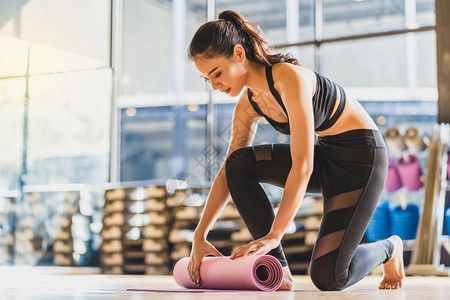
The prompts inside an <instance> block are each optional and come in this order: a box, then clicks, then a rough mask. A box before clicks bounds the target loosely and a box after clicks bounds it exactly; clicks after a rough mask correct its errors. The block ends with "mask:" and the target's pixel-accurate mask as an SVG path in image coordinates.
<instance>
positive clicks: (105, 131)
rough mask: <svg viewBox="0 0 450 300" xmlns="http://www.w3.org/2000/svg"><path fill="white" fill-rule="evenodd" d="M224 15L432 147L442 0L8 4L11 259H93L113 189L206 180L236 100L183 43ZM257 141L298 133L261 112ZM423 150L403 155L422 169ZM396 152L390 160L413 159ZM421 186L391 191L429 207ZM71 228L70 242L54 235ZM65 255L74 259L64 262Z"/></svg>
mask: <svg viewBox="0 0 450 300" xmlns="http://www.w3.org/2000/svg"><path fill="white" fill-rule="evenodd" d="M227 9H232V10H236V11H238V12H240V13H241V14H242V15H243V16H244V17H245V18H246V19H247V20H248V21H249V22H252V23H256V24H259V25H260V27H261V29H262V32H263V36H264V37H265V39H266V40H267V41H268V42H269V43H270V44H271V45H272V46H273V48H274V50H273V51H274V52H292V53H294V54H295V55H296V56H297V57H298V58H299V60H300V62H301V64H302V65H304V66H306V67H308V68H311V69H313V70H316V71H318V72H320V73H322V74H323V75H325V76H327V77H329V78H331V79H332V80H334V81H335V82H336V83H338V84H340V85H342V86H343V87H344V88H345V89H346V91H347V92H348V93H351V94H353V95H354V96H355V97H356V98H357V99H358V100H359V101H360V103H361V104H362V106H363V107H364V108H365V109H366V110H367V111H368V113H369V114H370V115H371V117H372V118H373V119H374V121H375V122H376V124H377V125H378V126H379V128H380V130H381V131H382V132H383V134H385V133H386V132H387V130H388V129H392V128H394V129H398V131H399V134H400V135H402V134H404V133H405V132H406V130H407V129H409V128H411V127H413V128H415V129H416V130H417V131H416V135H417V134H418V135H419V136H420V138H421V139H423V141H424V144H425V147H426V146H427V143H428V141H429V138H430V135H431V131H432V129H433V125H434V124H435V123H437V122H438V84H437V75H438V68H437V61H438V57H437V53H438V51H437V50H438V49H437V46H436V45H437V35H436V7H435V0H320V1H313V0H283V1H281V0H280V1H272V0H252V1H250V0H117V1H116V0H113V1H111V0H96V1H88V0H65V1H59V0H16V1H8V0H0V136H1V137H2V138H1V139H0V153H1V155H0V199H2V201H1V204H0V208H1V209H0V216H1V222H0V223H2V224H3V225H2V227H1V233H2V234H1V236H3V237H4V240H2V241H0V244H1V245H3V246H2V247H5V249H6V250H5V251H6V252H5V253H9V254H8V255H6V256H5V257H3V264H40V263H41V264H42V263H47V264H52V263H55V264H58V263H56V261H59V262H60V264H62V265H74V264H80V265H83V264H84V265H98V264H99V260H98V256H99V252H101V251H100V250H99V249H101V245H102V241H103V240H104V239H102V238H101V236H100V235H101V233H102V232H104V230H105V219H104V218H105V216H106V215H108V213H112V212H115V210H114V209H112V210H108V209H106V207H107V205H106V204H105V203H107V201H108V199H107V198H108V197H106V196H105V195H106V194H107V193H106V194H105V191H107V192H108V191H110V192H111V191H114V190H117V189H123V188H125V189H126V190H125V194H124V195H129V194H130V193H132V192H136V188H137V187H138V186H147V187H148V186H149V185H152V184H154V185H155V186H158V185H160V184H162V185H164V186H166V188H167V187H168V185H167V181H168V180H183V181H184V183H186V182H188V183H191V184H194V185H197V186H207V185H208V184H210V182H211V181H212V180H213V179H214V176H215V174H216V172H217V171H218V169H219V168H220V166H221V164H222V162H223V159H224V156H225V153H226V149H227V146H228V142H229V138H230V126H231V116H232V113H233V109H234V106H235V103H236V101H237V98H230V97H228V96H225V95H220V93H217V92H214V91H212V90H211V89H210V87H209V86H207V85H206V84H205V82H204V81H203V80H202V79H201V78H200V77H199V74H198V72H197V70H196V69H195V66H194V64H193V62H191V61H189V60H188V59H187V46H188V44H189V42H190V39H191V38H192V36H193V34H194V32H195V31H196V29H197V28H198V27H199V26H200V25H201V24H203V23H204V22H206V21H208V20H214V19H216V18H217V15H218V14H219V13H220V12H221V11H223V10H227ZM448 67H449V66H446V68H448ZM447 122H448V120H447ZM262 143H289V137H288V136H285V135H281V134H280V133H278V132H276V131H275V130H274V129H272V128H271V127H270V125H269V124H268V123H267V122H265V121H264V120H262V121H261V122H260V125H259V129H258V132H257V136H256V139H255V142H254V144H262ZM388 146H389V145H388ZM425 147H424V148H422V149H419V150H417V151H415V152H414V151H412V152H411V151H409V152H408V151H407V154H408V155H409V154H414V155H415V157H417V158H418V161H419V162H420V164H421V165H420V168H421V175H423V174H424V173H426V171H425V165H426V162H427V159H428V152H427V150H426V149H425ZM405 149H406V148H405ZM405 149H400V150H401V151H402V150H405ZM395 150H398V149H392V148H390V149H389V151H390V156H391V158H392V159H393V160H398V159H400V158H401V157H404V154H405V152H402V153H398V151H397V152H396V151H395ZM176 182H177V184H178V181H176ZM423 182H424V179H423V178H422V185H421V186H420V187H419V188H418V189H416V190H414V189H413V190H412V191H411V190H408V189H401V188H400V187H398V189H397V190H395V189H394V190H395V191H393V190H390V191H386V193H385V194H384V195H383V199H384V200H386V201H388V202H389V201H390V202H391V206H392V207H394V206H396V205H397V204H399V203H401V202H402V201H403V202H405V200H404V199H409V202H410V203H412V204H416V205H421V201H422V198H423ZM177 187H178V188H180V186H179V185H178V186H177ZM127 189H128V190H127ZM130 189H131V190H130ZM169 190H170V189H169ZM398 190H400V191H403V192H400V193H398V192H397V191H398ZM267 191H268V193H269V194H270V195H271V199H274V200H273V201H274V202H276V201H277V199H278V200H279V199H280V197H281V193H282V192H281V191H280V190H279V189H277V188H273V187H267ZM170 192H171V191H168V193H170ZM127 197H128V196H123V199H128V200H130V201H131V199H132V198H133V197H131V196H130V197H128V198H127ZM111 199H116V200H117V199H122V198H120V197H118V198H114V197H113V198H111ZM133 199H135V200H136V199H141V198H139V197H137V198H136V197H134V198H133ZM142 199H146V197H144V198H142ZM142 199H141V200H142ZM402 199H403V200H402ZM128 200H124V201H128ZM447 202H448V201H447ZM118 210H119V211H124V210H126V209H125V208H123V207H122V209H118ZM144 211H145V209H144ZM130 212H131V211H130ZM141 213H142V212H141ZM61 216H63V218H62V219H61V218H60V217H61ZM77 216H78V217H77ZM74 217H75V219H74ZM416 218H418V215H417V217H416ZM67 220H69V221H67ZM126 220H127V217H125V221H123V222H122V223H121V222H120V221H118V224H119V225H120V224H123V223H127V221H126ZM21 222H22V223H21ZM27 222H28V223H27ZM65 222H66V223H65ZM67 222H68V223H67ZM402 222H403V221H402ZM129 223H130V222H129ZM131 223H132V222H131ZM131 223H130V224H128V225H130V226H132V225H133V224H131ZM138 223H139V222H138ZM144 223H145V222H144ZM74 224H78V225H76V226H75V225H74ZM80 224H81V225H80ZM113 224H115V223H114V222H113ZM139 224H141V225H139ZM139 224H138V225H136V226H138V227H139V226H143V223H142V222H141V223H139ZM145 224H149V223H148V222H147V223H145ZM70 226H72V227H71V228H72V229H70V230H71V231H70V230H69V231H70V232H71V233H70V237H71V239H72V240H71V242H70V243H69V244H68V243H66V242H65V244H64V243H63V244H60V245H58V244H55V242H56V241H58V240H61V241H67V239H65V238H64V237H65V236H64V233H65V232H69V231H67V228H69V227H70ZM61 228H66V229H64V230H63V229H61ZM74 228H75V229H74ZM76 228H78V229H76ZM80 228H85V229H80ZM102 228H103V229H102ZM59 229H61V230H59ZM128 229H129V228H128ZM128 229H127V232H129V231H128ZM58 230H59V231H58ZM77 230H78V231H77ZM83 230H84V231H83ZM130 230H131V229H130ZM414 230H415V229H414ZM83 234H84V236H83ZM86 234H87V236H86ZM122 234H123V236H124V234H125V232H122ZM414 234H415V231H414ZM129 235H132V234H131V233H130V234H129ZM80 236H81V237H80ZM120 236H122V235H120ZM123 236H122V237H123ZM129 237H130V236H127V238H129ZM137 237H138V238H140V235H139V234H137ZM77 239H79V240H80V241H82V243H81V244H80V243H79V242H76V240H77ZM130 239H131V238H130ZM412 239H414V236H413V237H412ZM135 240H136V239H135ZM30 241H32V242H30ZM20 243H22V244H20ZM77 243H78V244H77ZM18 245H20V247H19V246H18ZM24 245H25V246H24ZM26 245H28V246H26ZM67 245H69V246H67ZM27 247H28V248H27ZM64 247H66V248H67V247H69V250H66V248H64ZM77 247H78V248H77ZM83 247H84V248H83ZM19 248H21V249H28V250H26V251H28V252H26V253H25V252H24V253H22V252H21V251H22V250H18V249H19ZM50 248H52V249H53V252H54V254H52V255H50V256H48V257H47V260H45V259H46V255H47V254H46V253H48V252H49V251H50V250H49V249H50ZM55 248H56V249H55ZM75 248H76V249H75ZM57 249H59V250H58V251H60V252H61V253H72V252H73V253H72V254H73V255H72V254H71V255H72V256H70V255H69V256H67V255H66V256H61V257H59V258H58V259H57V258H56V256H55V253H57V252H58V251H56V250H57ZM86 249H88V250H86ZM89 249H90V250H89ZM121 249H122V248H121ZM24 251H25V250H24ZM77 251H78V252H77ZM121 251H122V250H121ZM30 253H34V254H33V255H32V256H30V255H31V254H30ZM36 253H38V254H36ZM75 253H78V254H75ZM88 254H89V255H88ZM80 255H81V256H83V255H84V256H85V257H86V258H85V260H84V261H81V260H80V257H81V256H80ZM67 257H69V258H67ZM66 258H67V259H66ZM65 259H66V260H65ZM149 260H151V259H149ZM146 263H147V264H149V263H148V262H146Z"/></svg>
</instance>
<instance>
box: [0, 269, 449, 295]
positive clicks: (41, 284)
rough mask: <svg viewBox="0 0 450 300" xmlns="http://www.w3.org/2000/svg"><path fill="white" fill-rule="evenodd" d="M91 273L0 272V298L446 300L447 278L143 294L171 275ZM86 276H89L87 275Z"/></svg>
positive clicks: (299, 282)
mask: <svg viewBox="0 0 450 300" xmlns="http://www.w3.org/2000/svg"><path fill="white" fill-rule="evenodd" d="M96 272H97V270H96V269H80V268H58V267H0V279H1V280H0V299H180V300H181V299H183V300H189V299H196V300H198V299H211V298H212V297H214V299H230V298H231V297H238V298H239V300H241V299H302V300H305V299H314V298H320V299H362V298H363V299H364V300H371V299H374V300H384V299H386V300H387V299H389V300H391V299H414V300H416V299H442V300H444V299H448V297H449V294H450V278H448V277H407V278H406V280H405V282H404V288H403V290H400V291H382V290H378V289H377V286H378V283H379V282H380V280H381V277H380V276H375V275H373V276H369V277H367V278H365V279H363V280H362V281H361V282H359V283H357V284H356V285H354V286H353V287H350V288H348V289H347V290H345V291H341V292H320V291H318V290H317V289H316V288H315V287H314V286H313V284H312V282H311V281H310V279H309V277H308V276H294V291H292V292H286V291H284V292H273V293H264V292H251V293H248V292H247V293H238V292H231V293H214V294H211V293H148V292H127V291H126V289H127V288H150V287H154V288H178V286H177V285H176V283H175V281H174V280H173V278H172V277H171V276H144V275H121V276H118V275H103V274H94V273H96ZM89 273H91V274H89Z"/></svg>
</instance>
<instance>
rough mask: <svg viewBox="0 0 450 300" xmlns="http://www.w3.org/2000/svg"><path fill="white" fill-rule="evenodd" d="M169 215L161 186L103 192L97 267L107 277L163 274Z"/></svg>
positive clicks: (166, 268) (127, 186) (125, 186)
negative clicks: (109, 275)
mask: <svg viewBox="0 0 450 300" xmlns="http://www.w3.org/2000/svg"><path fill="white" fill-rule="evenodd" d="M170 224H171V214H170V212H169V210H168V209H167V192H166V188H165V185H164V184H145V185H132V184H130V183H128V184H121V185H119V186H112V185H110V186H109V187H106V188H105V204H104V217H103V228H102V230H101V233H100V235H101V237H102V239H103V241H102V245H101V247H100V265H101V268H102V270H103V272H104V273H108V274H167V273H169V264H168V259H167V253H168V242H167V232H168V229H169V226H170Z"/></svg>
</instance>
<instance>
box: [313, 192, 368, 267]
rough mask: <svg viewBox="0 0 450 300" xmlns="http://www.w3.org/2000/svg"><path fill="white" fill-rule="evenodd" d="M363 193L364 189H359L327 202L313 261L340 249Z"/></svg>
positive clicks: (334, 197)
mask: <svg viewBox="0 0 450 300" xmlns="http://www.w3.org/2000/svg"><path fill="white" fill-rule="evenodd" d="M362 192H363V189H358V190H354V191H350V192H346V193H342V194H339V195H336V196H333V197H331V198H330V199H328V200H326V201H325V203H324V215H323V217H322V223H321V225H320V230H319V238H318V239H317V241H316V245H315V246H314V252H313V257H312V260H313V261H314V260H316V259H317V258H319V257H321V256H323V255H325V254H328V253H330V252H332V251H334V250H336V249H338V248H339V247H340V245H341V242H342V239H343V237H344V235H345V231H346V228H347V226H348V224H349V222H350V220H351V217H352V215H353V213H354V208H355V206H356V204H357V203H358V201H359V198H360V197H361V194H362Z"/></svg>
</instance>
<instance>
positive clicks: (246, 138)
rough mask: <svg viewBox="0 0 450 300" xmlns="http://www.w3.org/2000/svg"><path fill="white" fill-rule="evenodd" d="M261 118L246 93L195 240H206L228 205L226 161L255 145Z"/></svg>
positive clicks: (233, 120)
mask: <svg viewBox="0 0 450 300" xmlns="http://www.w3.org/2000/svg"><path fill="white" fill-rule="evenodd" d="M259 118H260V116H259V115H258V114H257V113H256V112H255V111H254V110H253V108H252V107H251V105H250V103H249V100H248V98H247V93H245V92H244V93H243V94H242V96H241V98H240V99H239V101H238V103H237V104H236V107H235V109H234V113H233V119H232V132H231V140H230V144H229V146H228V150H227V153H226V155H225V160H224V162H223V163H222V166H221V168H220V170H219V172H218V173H217V175H216V177H215V179H214V182H213V184H212V186H211V190H210V192H209V195H208V198H207V201H206V205H205V208H204V209H203V214H202V217H201V219H200V222H199V224H198V225H197V228H196V229H195V234H194V239H199V238H200V239H206V236H207V235H208V232H209V230H210V229H211V227H212V226H213V224H214V222H215V221H216V220H217V218H218V217H219V214H220V212H221V211H222V210H223V208H224V207H225V205H226V204H227V202H228V200H229V198H230V192H229V190H228V185H227V182H226V177H225V163H226V160H227V158H228V156H229V155H230V154H231V153H232V152H233V151H234V150H237V149H239V148H242V147H246V146H250V145H251V144H252V143H253V140H254V138H255V133H256V129H257V126H258V120H259Z"/></svg>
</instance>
